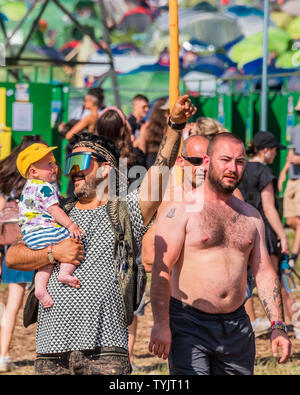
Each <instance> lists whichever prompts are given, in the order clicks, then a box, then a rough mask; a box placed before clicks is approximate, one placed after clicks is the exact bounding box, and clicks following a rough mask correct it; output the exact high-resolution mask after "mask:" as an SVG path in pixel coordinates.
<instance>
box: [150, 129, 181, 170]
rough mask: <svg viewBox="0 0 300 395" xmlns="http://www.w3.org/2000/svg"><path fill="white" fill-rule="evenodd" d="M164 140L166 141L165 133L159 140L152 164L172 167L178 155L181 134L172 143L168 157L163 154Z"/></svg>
mask: <svg viewBox="0 0 300 395" xmlns="http://www.w3.org/2000/svg"><path fill="white" fill-rule="evenodd" d="M166 142H167V136H166V135H165V136H164V137H163V139H162V141H161V144H160V147H159V150H158V153H157V156H156V160H155V162H154V166H159V167H162V166H168V167H173V166H174V164H175V161H176V158H177V155H178V151H179V147H180V142H181V136H178V139H177V141H176V143H175V144H174V145H173V147H172V149H171V153H170V157H169V159H168V158H167V157H166V156H165V155H166V154H165V153H164V154H163V151H164V150H165V148H166Z"/></svg>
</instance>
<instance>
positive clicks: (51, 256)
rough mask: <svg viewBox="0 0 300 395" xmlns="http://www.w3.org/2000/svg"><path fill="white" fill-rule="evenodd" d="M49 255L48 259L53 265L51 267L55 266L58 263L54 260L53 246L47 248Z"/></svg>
mask: <svg viewBox="0 0 300 395" xmlns="http://www.w3.org/2000/svg"><path fill="white" fill-rule="evenodd" d="M47 254H48V259H49V262H50V263H51V265H55V264H56V263H57V262H56V260H55V259H54V256H53V254H52V245H51V244H50V245H49V246H48V248H47Z"/></svg>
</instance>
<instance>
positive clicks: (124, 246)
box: [106, 197, 147, 325]
mask: <svg viewBox="0 0 300 395" xmlns="http://www.w3.org/2000/svg"><path fill="white" fill-rule="evenodd" d="M106 210H107V214H108V217H109V219H110V222H111V225H112V229H113V231H114V234H115V244H114V269H115V274H116V281H118V283H119V286H120V291H121V295H122V304H123V310H124V315H125V320H126V324H127V325H130V324H131V323H132V321H133V317H134V314H133V312H134V311H135V310H136V309H137V308H138V306H139V305H140V303H141V300H142V297H143V294H144V292H145V289H146V283H147V274H146V271H145V268H144V266H143V265H142V264H141V263H140V264H138V263H137V261H136V257H137V254H138V249H137V246H136V242H135V239H134V236H133V231H132V227H131V220H130V214H129V211H128V207H127V203H126V201H123V200H120V199H119V197H116V199H115V200H114V201H108V203H107V204H106Z"/></svg>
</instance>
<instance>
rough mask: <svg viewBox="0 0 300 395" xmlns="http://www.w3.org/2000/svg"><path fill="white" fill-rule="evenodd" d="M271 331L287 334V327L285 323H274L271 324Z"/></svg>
mask: <svg viewBox="0 0 300 395" xmlns="http://www.w3.org/2000/svg"><path fill="white" fill-rule="evenodd" d="M271 329H272V330H274V329H281V330H282V331H284V332H285V333H287V327H286V325H285V323H284V322H283V321H272V322H271Z"/></svg>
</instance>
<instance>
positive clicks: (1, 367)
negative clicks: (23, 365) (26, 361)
mask: <svg viewBox="0 0 300 395" xmlns="http://www.w3.org/2000/svg"><path fill="white" fill-rule="evenodd" d="M13 369H16V365H15V364H14V363H13V362H12V360H11V358H10V357H0V373H4V372H11V371H12V370H13Z"/></svg>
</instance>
